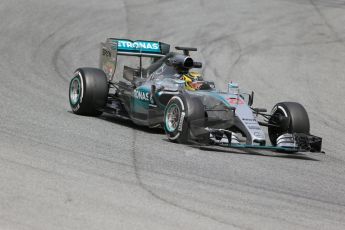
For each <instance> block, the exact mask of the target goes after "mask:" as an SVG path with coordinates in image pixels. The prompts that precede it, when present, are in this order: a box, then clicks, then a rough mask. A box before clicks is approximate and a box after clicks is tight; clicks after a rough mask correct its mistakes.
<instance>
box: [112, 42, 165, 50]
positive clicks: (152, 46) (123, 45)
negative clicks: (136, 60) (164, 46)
mask: <svg viewBox="0 0 345 230" xmlns="http://www.w3.org/2000/svg"><path fill="white" fill-rule="evenodd" d="M117 49H118V50H120V51H121V50H123V51H135V52H140V51H143V52H145V51H146V52H154V53H160V47H159V42H150V41H134V42H133V41H130V40H118V41H117Z"/></svg>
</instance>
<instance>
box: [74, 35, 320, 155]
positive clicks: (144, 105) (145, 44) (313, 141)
mask: <svg viewBox="0 0 345 230" xmlns="http://www.w3.org/2000/svg"><path fill="white" fill-rule="evenodd" d="M175 48H176V50H177V51H176V52H170V45H169V44H166V43H163V42H158V41H144V40H137V41H131V40H128V39H115V38H109V39H107V40H106V42H104V43H101V53H100V67H99V68H79V69H77V70H76V71H75V73H74V76H73V78H72V79H71V82H70V85H69V102H70V105H71V108H72V111H73V112H74V113H75V114H79V115H90V116H98V115H101V114H102V113H103V112H105V113H110V114H113V115H114V116H116V117H121V118H125V119H130V120H132V121H133V122H134V123H135V124H137V125H142V126H148V127H162V128H164V130H165V133H166V135H167V137H168V139H169V140H170V141H173V142H178V143H197V144H200V145H220V146H227V147H232V148H258V149H268V150H276V151H282V152H288V153H294V152H301V151H311V152H320V151H321V144H322V139H321V138H320V137H317V136H314V135H311V134H310V124H309V118H308V114H307V112H306V110H305V108H304V107H303V106H302V105H301V104H299V103H296V102H280V103H277V104H276V105H275V106H273V109H272V111H271V112H270V113H267V111H266V109H262V108H255V107H253V106H252V105H253V99H254V93H253V92H251V93H247V92H242V90H240V89H239V87H238V84H236V83H234V82H230V83H228V91H227V92H222V91H220V90H218V89H216V87H215V85H214V83H213V82H212V81H206V80H204V79H203V77H202V76H201V74H199V73H198V72H196V71H194V70H195V69H197V68H201V67H202V63H200V62H196V61H194V60H193V58H192V57H191V56H190V52H191V51H197V49H196V48H190V47H175ZM125 57H127V58H132V59H133V58H134V59H135V64H134V65H135V66H134V65H132V66H131V67H130V66H128V65H123V66H121V64H123V61H124V59H125ZM132 61H133V60H132ZM129 63H130V62H129V61H128V63H127V64H129ZM259 118H260V119H259ZM262 127H267V129H268V130H267V131H268V137H269V138H267V139H266V134H265V132H264V130H263V129H262ZM268 139H269V141H270V144H269V145H268V144H267V143H268Z"/></svg>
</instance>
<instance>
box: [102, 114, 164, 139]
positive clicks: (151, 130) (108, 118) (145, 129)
mask: <svg viewBox="0 0 345 230" xmlns="http://www.w3.org/2000/svg"><path fill="white" fill-rule="evenodd" d="M99 119H102V120H105V121H108V122H111V123H114V124H117V125H122V126H125V127H127V128H132V129H134V130H138V131H142V132H147V133H151V134H164V130H163V129H161V128H149V127H147V126H140V125H136V124H134V123H133V122H132V121H131V120H129V119H123V118H118V117H115V116H111V115H107V114H106V115H102V116H100V117H99Z"/></svg>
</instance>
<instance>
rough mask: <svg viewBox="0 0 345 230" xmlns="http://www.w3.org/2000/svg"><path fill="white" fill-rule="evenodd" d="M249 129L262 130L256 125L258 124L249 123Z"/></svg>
mask: <svg viewBox="0 0 345 230" xmlns="http://www.w3.org/2000/svg"><path fill="white" fill-rule="evenodd" d="M248 129H255V130H261V128H260V126H256V125H248Z"/></svg>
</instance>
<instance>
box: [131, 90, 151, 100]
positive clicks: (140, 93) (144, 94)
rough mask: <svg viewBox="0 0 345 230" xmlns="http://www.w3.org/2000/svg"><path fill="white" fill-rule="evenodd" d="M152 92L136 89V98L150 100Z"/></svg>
mask: <svg viewBox="0 0 345 230" xmlns="http://www.w3.org/2000/svg"><path fill="white" fill-rule="evenodd" d="M150 97H151V96H150V94H149V92H143V91H140V90H137V89H135V90H134V98H135V99H138V100H142V101H150Z"/></svg>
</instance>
